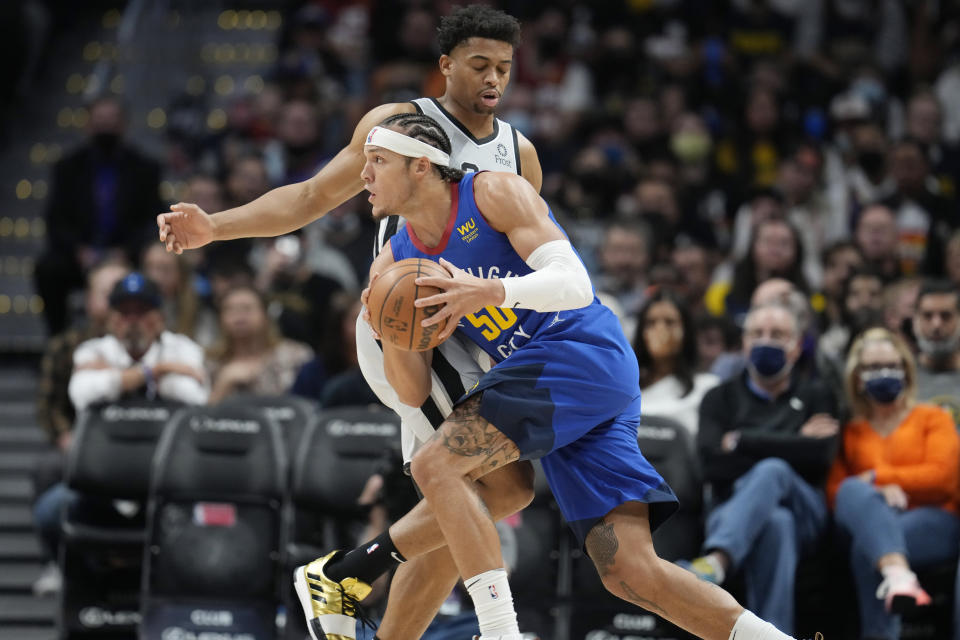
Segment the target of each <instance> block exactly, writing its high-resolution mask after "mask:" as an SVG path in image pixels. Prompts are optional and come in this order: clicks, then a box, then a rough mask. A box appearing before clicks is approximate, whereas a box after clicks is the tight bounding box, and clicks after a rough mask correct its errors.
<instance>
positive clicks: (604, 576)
mask: <svg viewBox="0 0 960 640" xmlns="http://www.w3.org/2000/svg"><path fill="white" fill-rule="evenodd" d="M617 555H618V557H617V562H616V563H614V564H613V565H611V566H606V567H599V566H598V567H597V571H600V572H601V573H600V579H601V580H602V581H603V586H604V587H605V588H606V589H607V591H609V592H610V593H611V594H612V595H615V596H617V597H618V598H622V599H624V600H628V601H630V602H636V601H637V597H638V596H639V597H640V598H643V599H644V600H651V601H656V599H657V593H658V591H659V589H660V585H661V584H662V583H663V581H664V580H665V579H666V574H665V572H664V569H663V566H662V562H661V560H660V559H659V558H657V557H656V555H651V557H647V556H646V554H629V553H624V552H621V553H619V554H617Z"/></svg>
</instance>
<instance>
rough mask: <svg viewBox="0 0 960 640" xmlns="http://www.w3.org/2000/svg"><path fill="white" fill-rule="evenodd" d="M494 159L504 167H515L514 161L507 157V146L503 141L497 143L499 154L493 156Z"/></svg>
mask: <svg viewBox="0 0 960 640" xmlns="http://www.w3.org/2000/svg"><path fill="white" fill-rule="evenodd" d="M493 160H494V162H496V163H497V164H499V165H500V166H502V167H511V168H512V167H513V161H512V160H508V159H507V146H506V145H505V144H503V143H500V144H498V145H497V155H495V156H493Z"/></svg>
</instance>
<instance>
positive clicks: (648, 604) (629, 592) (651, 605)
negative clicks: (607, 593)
mask: <svg viewBox="0 0 960 640" xmlns="http://www.w3.org/2000/svg"><path fill="white" fill-rule="evenodd" d="M620 588H621V589H623V592H624V593H625V594H626V596H627V600H629V601H630V602H632V603H634V604H638V605H640V606H641V607H643V608H644V609H646V610H647V611H653V612H654V613H659V614H660V615H661V616H663V617H664V618H666V617H667V611H666V609H664V608H663V607H661V606H660V605H658V604H657V603H656V602H653V601H652V600H647V599H646V598H643V597H641V596H640V594H639V593H637V592H636V591H634V590H633V588H632V587H631V586H630V585H628V584H627V583H626V582H624V581H623V580H621V581H620Z"/></svg>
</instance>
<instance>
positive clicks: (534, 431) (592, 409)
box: [461, 339, 679, 544]
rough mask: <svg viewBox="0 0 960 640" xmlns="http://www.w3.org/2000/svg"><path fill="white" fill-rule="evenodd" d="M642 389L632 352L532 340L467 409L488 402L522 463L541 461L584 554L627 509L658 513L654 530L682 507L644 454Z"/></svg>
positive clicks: (485, 411) (486, 413) (479, 388)
mask: <svg viewBox="0 0 960 640" xmlns="http://www.w3.org/2000/svg"><path fill="white" fill-rule="evenodd" d="M623 342H625V341H623ZM638 379H639V373H638V369H637V362H636V357H635V356H634V354H633V353H632V351H631V352H625V350H623V349H618V348H615V345H614V348H611V344H610V343H603V342H600V343H599V344H588V343H585V342H580V341H574V340H564V339H555V340H551V339H534V340H533V341H531V342H529V343H527V344H526V345H524V346H523V348H521V349H519V350H517V351H516V352H514V353H513V354H511V355H510V357H509V358H507V359H506V360H504V361H502V362H500V363H499V364H497V365H496V366H495V367H493V368H492V369H490V371H489V372H487V373H486V374H485V375H484V376H483V377H482V378H481V379H480V381H479V382H478V383H477V385H476V386H475V387H474V388H473V389H471V390H470V391H469V392H468V393H467V394H466V395H465V396H464V399H465V398H467V397H470V396H472V395H475V394H477V393H482V394H483V395H482V396H481V400H480V415H481V416H482V417H483V418H484V419H485V420H487V421H488V422H489V423H490V424H492V425H493V426H495V427H496V428H497V429H498V430H499V431H500V432H501V433H503V434H504V435H506V436H507V437H509V438H510V439H511V440H512V441H513V442H514V443H515V444H516V445H517V448H518V449H519V450H520V454H521V459H534V458H539V459H540V462H541V465H542V466H543V470H544V472H545V474H546V477H547V481H548V482H549V484H550V489H551V491H552V492H553V495H554V498H555V499H556V501H557V503H558V504H559V506H560V510H561V512H562V513H563V516H564V518H565V519H566V521H567V523H568V524H569V525H570V527H571V528H572V529H573V531H574V533H575V534H576V536H577V538H578V539H579V540H580V543H581V544H582V543H583V541H584V539H585V538H586V535H587V533H588V532H589V531H590V529H591V528H593V526H594V525H595V524H596V523H597V522H598V521H599V520H600V519H602V518H603V517H604V516H605V515H606V514H608V513H609V512H610V511H612V510H613V509H615V508H616V507H618V506H619V505H621V504H623V503H625V502H632V501H636V502H644V503H648V504H649V505H650V525H651V530H655V529H656V527H658V526H659V525H660V524H662V523H663V521H664V520H666V519H667V518H668V517H669V516H670V515H671V514H672V513H673V512H674V511H676V510H677V508H678V506H679V503H678V502H677V498H676V496H675V495H674V493H673V490H671V489H670V487H669V486H668V485H667V483H666V482H664V480H663V478H662V477H661V476H660V474H659V473H657V471H656V470H655V469H654V468H653V466H652V465H651V464H650V463H649V462H647V460H646V459H645V458H644V457H643V454H642V453H641V452H640V448H639V446H638V445H637V426H638V425H639V424H640V389H639V385H638V382H637V381H638ZM461 401H462V400H461Z"/></svg>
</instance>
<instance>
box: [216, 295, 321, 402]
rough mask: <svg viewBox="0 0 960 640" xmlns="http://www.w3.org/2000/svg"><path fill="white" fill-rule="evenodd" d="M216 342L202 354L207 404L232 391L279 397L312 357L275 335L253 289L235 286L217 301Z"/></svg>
mask: <svg viewBox="0 0 960 640" xmlns="http://www.w3.org/2000/svg"><path fill="white" fill-rule="evenodd" d="M220 332H221V333H220V339H219V340H218V341H217V342H216V343H215V344H214V345H213V347H211V348H210V349H209V350H208V351H207V372H208V373H209V375H210V380H211V381H212V389H211V391H210V404H217V403H218V402H220V401H221V400H223V399H224V398H226V397H227V396H230V395H233V394H235V393H252V394H256V395H280V394H283V393H287V392H288V391H289V390H290V387H291V386H293V381H294V379H295V378H296V376H297V372H298V371H299V370H300V367H302V366H303V365H304V363H306V362H308V361H309V360H310V359H311V358H312V357H313V349H311V348H310V347H309V346H307V345H305V344H303V343H301V342H295V341H293V340H287V339H286V338H282V337H281V336H280V332H279V331H278V330H277V327H276V325H275V324H274V323H273V321H272V320H271V319H270V317H269V316H268V315H267V307H266V304H265V303H264V300H263V297H262V296H261V295H260V293H259V292H257V290H256V289H254V288H252V287H248V286H239V287H235V288H233V289H230V290H229V291H227V292H226V293H225V294H224V295H223V298H222V299H221V300H220Z"/></svg>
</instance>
